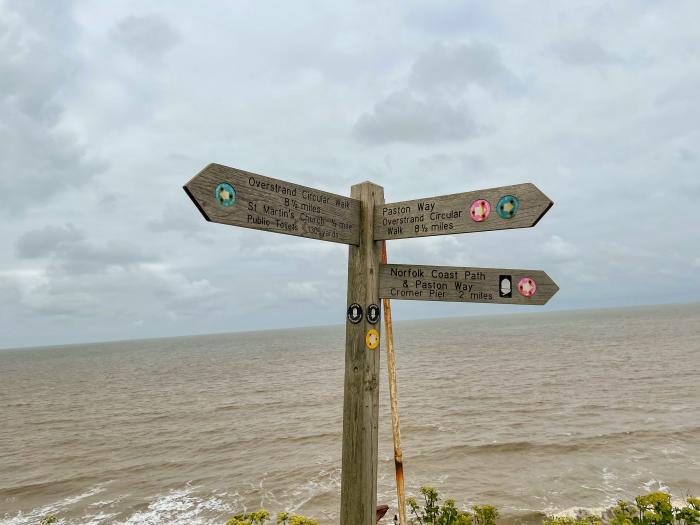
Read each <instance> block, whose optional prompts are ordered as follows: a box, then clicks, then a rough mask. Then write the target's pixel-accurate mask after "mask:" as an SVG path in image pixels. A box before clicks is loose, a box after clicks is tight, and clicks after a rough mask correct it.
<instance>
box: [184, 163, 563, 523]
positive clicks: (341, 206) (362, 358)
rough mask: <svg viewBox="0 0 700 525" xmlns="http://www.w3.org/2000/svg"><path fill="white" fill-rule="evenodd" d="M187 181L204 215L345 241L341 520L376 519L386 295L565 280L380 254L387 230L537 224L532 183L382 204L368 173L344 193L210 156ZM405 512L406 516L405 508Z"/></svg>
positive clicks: (440, 231) (477, 295) (526, 288)
mask: <svg viewBox="0 0 700 525" xmlns="http://www.w3.org/2000/svg"><path fill="white" fill-rule="evenodd" d="M184 190H185V192H186V193H187V195H189V197H190V198H191V199H192V201H193V202H194V204H195V205H196V206H197V208H198V209H199V211H200V212H201V213H202V215H204V218H205V219H206V220H208V221H212V222H218V223H221V224H228V225H232V226H242V227H244V228H253V229H258V230H265V231H271V232H276V233H284V234H287V235H296V236H299V237H306V238H312V239H319V240H324V241H330V242H336V243H343V244H348V245H349V254H348V289H347V305H346V307H347V321H346V331H345V379H344V398H343V445H342V473H341V494H340V524H341V525H373V524H374V523H375V519H376V517H375V516H376V515H375V511H376V504H377V449H378V432H377V429H378V420H379V362H380V360H379V349H380V324H381V323H380V322H379V320H380V317H381V315H380V314H381V309H380V307H379V304H380V299H384V304H385V310H388V309H387V306H388V305H389V300H390V299H402V300H427V301H463V302H480V303H494V304H522V305H542V304H545V303H546V302H547V301H548V300H549V299H550V298H551V297H552V296H553V295H554V294H555V293H556V292H557V290H558V289H559V288H558V287H557V285H556V284H554V282H553V281H552V280H551V279H550V278H549V276H548V275H547V274H546V273H544V272H542V271H539V270H515V269H493V268H455V267H442V266H423V265H407V264H382V261H381V259H380V257H381V245H382V241H385V240H388V239H404V238H409V237H424V236H428V235H445V234H449V233H469V232H477V231H489V230H502V229H512V228H527V227H531V226H534V225H535V224H537V222H538V221H539V220H540V219H541V218H542V216H543V215H544V214H545V213H546V212H547V210H549V208H550V207H551V206H552V202H551V201H550V199H549V198H548V197H547V196H546V195H544V194H543V193H542V192H541V191H540V190H539V189H537V187H535V186H534V185H533V184H518V185H515V186H504V187H501V188H492V189H488V190H481V191H475V192H469V193H457V194H453V195H446V196H442V197H432V198H426V199H419V200H415V201H404V202H397V203H392V204H385V202H384V189H383V188H382V187H381V186H377V185H375V184H372V183H371V182H363V183H361V184H357V185H355V186H353V187H352V189H351V194H350V197H344V196H341V195H335V194H333V193H327V192H325V191H320V190H316V189H313V188H308V187H306V186H300V185H298V184H293V183H290V182H285V181H282V180H277V179H271V178H269V177H264V176H262V175H258V174H255V173H251V172H247V171H243V170H239V169H236V168H229V167H227V166H222V165H220V164H210V165H208V166H207V167H205V168H204V169H203V170H202V171H200V172H199V173H198V174H197V175H196V176H195V177H193V178H192V180H190V181H189V182H188V183H187V184H186V185H185V186H184ZM385 313H386V312H385ZM387 321H388V319H387ZM389 326H390V325H389ZM390 333H391V332H389V335H390ZM390 357H392V360H391V362H390V366H389V377H390V383H391V384H390V394H391V397H392V408H393V409H394V410H396V413H395V414H392V417H393V419H394V421H393V426H394V436H395V440H396V439H398V438H397V437H396V436H398V412H397V408H396V404H397V403H396V385H395V380H394V379H393V378H394V377H395V371H394V375H392V370H393V355H392V356H390ZM397 445H398V443H395V446H396V447H397V448H396V450H398V451H399V452H398V454H399V456H400V447H398V446H397ZM398 459H400V458H398ZM398 459H397V469H398V467H399V463H400V462H398ZM397 472H398V471H397ZM398 479H399V478H398V476H397V480H398ZM400 484H401V485H402V484H403V478H401V481H400ZM399 500H400V501H401V502H402V501H403V487H402V486H401V487H399ZM400 515H401V520H402V522H403V521H404V520H405V512H404V509H402V511H401V512H400ZM402 525H404V523H402Z"/></svg>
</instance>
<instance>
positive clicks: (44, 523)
mask: <svg viewBox="0 0 700 525" xmlns="http://www.w3.org/2000/svg"><path fill="white" fill-rule="evenodd" d="M57 521H58V518H57V517H56V516H54V515H53V514H49V515H48V516H44V517H43V518H42V520H41V521H40V522H39V525H50V524H51V523H56V522H57Z"/></svg>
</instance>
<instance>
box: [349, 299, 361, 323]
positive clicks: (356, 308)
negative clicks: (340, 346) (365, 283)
mask: <svg viewBox="0 0 700 525" xmlns="http://www.w3.org/2000/svg"><path fill="white" fill-rule="evenodd" d="M348 321H350V322H351V323H352V324H357V323H359V322H360V321H362V307H361V306H360V305H359V304H357V303H352V304H351V305H350V307H349V308H348Z"/></svg>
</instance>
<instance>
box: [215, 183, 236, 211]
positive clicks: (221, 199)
mask: <svg viewBox="0 0 700 525" xmlns="http://www.w3.org/2000/svg"><path fill="white" fill-rule="evenodd" d="M215 196H216V202H218V203H219V206H223V207H224V208H229V207H231V206H233V205H234V204H235V203H236V190H234V189H233V186H231V185H230V184H229V183H227V182H222V183H221V184H219V185H218V186H217V187H216V192H215Z"/></svg>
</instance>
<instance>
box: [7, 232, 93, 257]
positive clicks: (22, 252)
mask: <svg viewBox="0 0 700 525" xmlns="http://www.w3.org/2000/svg"><path fill="white" fill-rule="evenodd" d="M84 237H85V234H84V233H83V232H80V231H78V230H77V229H76V228H75V227H74V226H72V225H67V226H63V227H61V226H46V227H45V228H43V229H41V230H33V231H30V232H27V233H25V234H24V235H22V236H21V237H19V239H17V242H16V244H15V247H16V248H17V254H18V255H19V256H20V257H23V258H25V259H36V258H38V257H45V256H47V255H51V254H52V253H54V252H56V251H57V250H60V249H61V246H62V245H65V244H72V243H76V242H79V241H82V240H83V239H84Z"/></svg>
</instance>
